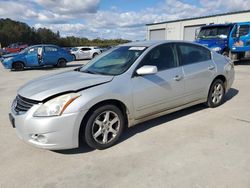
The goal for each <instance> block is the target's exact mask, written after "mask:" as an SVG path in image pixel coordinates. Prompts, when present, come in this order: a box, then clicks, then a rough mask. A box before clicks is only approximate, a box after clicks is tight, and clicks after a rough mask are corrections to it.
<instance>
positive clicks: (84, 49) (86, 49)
mask: <svg viewBox="0 0 250 188" xmlns="http://www.w3.org/2000/svg"><path fill="white" fill-rule="evenodd" d="M81 50H82V51H89V50H91V49H90V48H81Z"/></svg>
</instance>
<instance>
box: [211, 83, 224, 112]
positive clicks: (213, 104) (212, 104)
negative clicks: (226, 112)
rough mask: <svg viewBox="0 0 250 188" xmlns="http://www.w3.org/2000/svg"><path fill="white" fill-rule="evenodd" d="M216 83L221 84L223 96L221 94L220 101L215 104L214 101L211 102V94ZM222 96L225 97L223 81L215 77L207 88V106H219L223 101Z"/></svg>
mask: <svg viewBox="0 0 250 188" xmlns="http://www.w3.org/2000/svg"><path fill="white" fill-rule="evenodd" d="M218 83H220V84H221V85H222V87H223V96H222V99H221V101H220V102H219V103H217V104H215V103H213V101H212V94H213V90H214V86H215V85H216V84H218ZM224 97H225V85H224V83H223V81H222V80H220V79H217V80H215V81H214V82H213V83H212V84H211V87H210V89H209V94H208V99H207V106H208V107H210V108H215V107H217V106H220V105H221V104H222V103H223V102H224Z"/></svg>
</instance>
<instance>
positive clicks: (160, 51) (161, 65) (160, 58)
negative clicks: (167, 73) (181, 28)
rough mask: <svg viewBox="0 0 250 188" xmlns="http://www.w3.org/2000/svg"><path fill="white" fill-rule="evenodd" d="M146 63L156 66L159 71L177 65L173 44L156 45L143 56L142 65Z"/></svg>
mask: <svg viewBox="0 0 250 188" xmlns="http://www.w3.org/2000/svg"><path fill="white" fill-rule="evenodd" d="M144 65H153V66H156V67H157V69H158V71H161V70H166V69H169V68H173V67H176V66H177V64H176V59H175V55H174V49H173V46H172V45H171V44H163V45H160V46H157V47H155V48H154V49H152V50H151V51H150V52H149V53H148V54H147V55H146V56H145V57H144V58H143V60H142V62H141V65H140V67H142V66H144Z"/></svg>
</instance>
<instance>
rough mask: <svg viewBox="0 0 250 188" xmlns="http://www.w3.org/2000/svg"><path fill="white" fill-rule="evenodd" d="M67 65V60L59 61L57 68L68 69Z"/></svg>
mask: <svg viewBox="0 0 250 188" xmlns="http://www.w3.org/2000/svg"><path fill="white" fill-rule="evenodd" d="M66 64H67V62H66V60H65V59H59V60H58V63H57V66H58V67H60V68H62V67H66Z"/></svg>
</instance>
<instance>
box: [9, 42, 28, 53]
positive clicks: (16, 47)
mask: <svg viewBox="0 0 250 188" xmlns="http://www.w3.org/2000/svg"><path fill="white" fill-rule="evenodd" d="M27 47H28V44H23V43H14V44H10V45H9V46H7V47H6V48H4V50H5V51H6V52H7V53H18V52H20V51H22V50H23V49H25V48H27Z"/></svg>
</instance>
